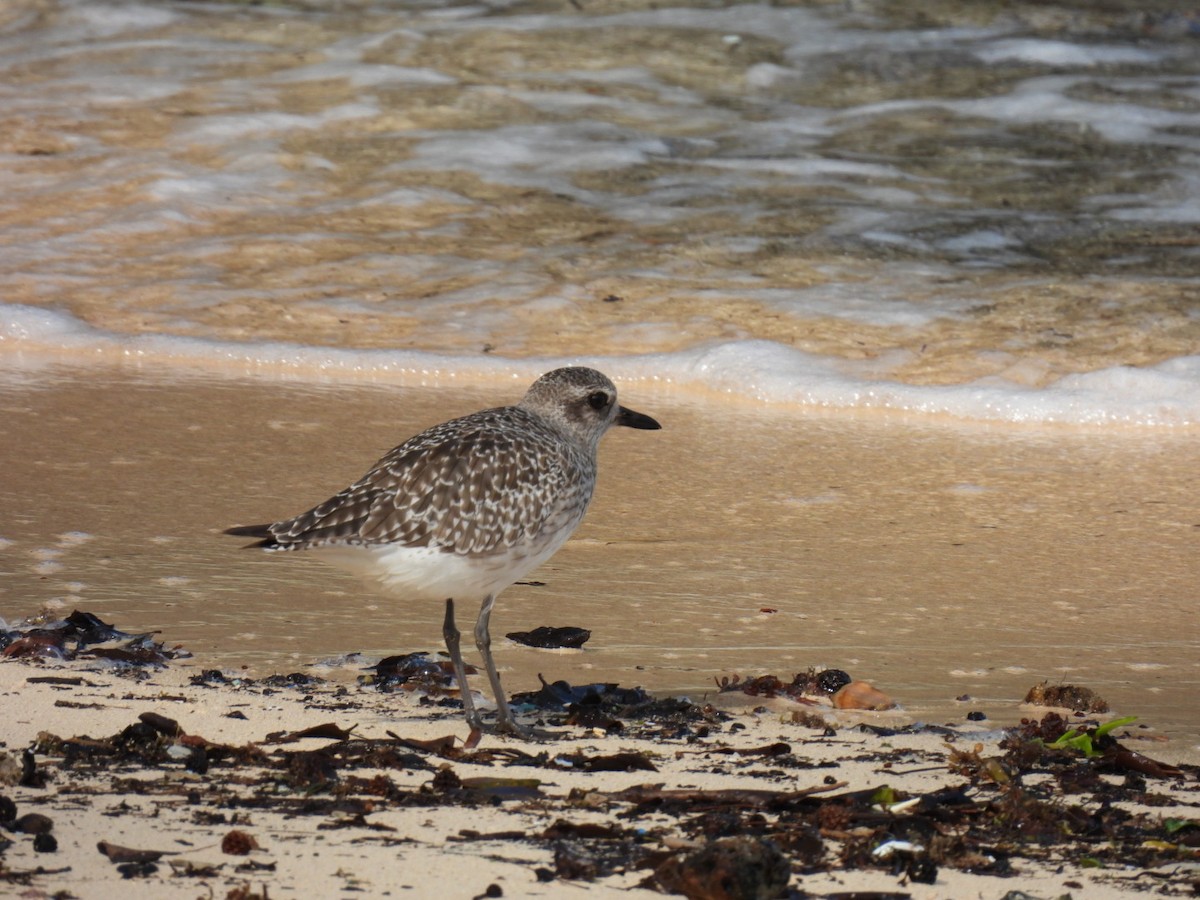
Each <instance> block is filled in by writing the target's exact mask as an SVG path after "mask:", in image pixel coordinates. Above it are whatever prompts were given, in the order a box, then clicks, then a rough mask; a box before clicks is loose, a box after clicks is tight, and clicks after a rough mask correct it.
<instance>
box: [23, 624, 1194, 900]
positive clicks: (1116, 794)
mask: <svg viewBox="0 0 1200 900" xmlns="http://www.w3.org/2000/svg"><path fill="white" fill-rule="evenodd" d="M128 637H129V636H128V635H126V636H123V637H122V638H121V639H119V640H112V639H110V640H108V641H107V642H102V643H101V644H100V645H99V646H100V647H101V649H100V650H98V651H96V653H98V654H100V655H107V656H109V657H112V656H114V655H115V656H121V655H122V654H121V652H119V650H120V648H136V649H137V653H136V654H135V655H138V656H140V657H141V658H142V659H147V658H149V657H150V656H154V655H156V654H159V653H161V652H164V651H165V653H166V654H167V655H168V656H170V655H174V652H175V651H171V650H170V649H168V648H163V647H161V646H160V645H156V644H154V643H153V642H148V641H146V640H137V639H131V640H127V639H126V638H128ZM13 646H16V645H10V647H13ZM114 648H116V649H114ZM146 648H149V649H146ZM8 657H9V658H6V659H4V661H3V662H2V663H0V709H2V710H3V719H4V722H5V727H4V731H3V739H2V743H0V747H2V749H3V752H4V755H3V759H2V762H0V779H2V787H0V795H3V797H2V798H0V814H3V815H4V816H5V818H6V819H8V821H6V822H5V823H4V828H5V831H4V832H3V836H2V837H0V847H2V848H3V850H2V852H0V885H3V887H2V889H0V892H2V893H5V894H7V895H11V896H22V897H51V896H59V897H68V896H69V897H80V898H93V897H96V898H99V897H115V896H122V897H127V898H131V900H132V898H140V897H146V898H150V897H153V898H164V897H166V898H170V897H179V898H194V897H197V896H215V897H229V898H241V900H246V898H251V897H261V898H268V897H271V898H277V900H278V898H283V897H332V896H341V895H345V894H351V895H356V896H370V897H388V896H415V897H448V898H458V897H461V898H474V897H500V896H507V897H526V896H528V897H535V896H536V897H572V896H578V895H579V894H580V892H581V891H587V892H588V893H590V894H596V895H598V896H608V895H612V896H647V897H649V896H651V895H652V894H654V893H682V894H686V895H687V896H690V897H704V898H741V897H788V896H790V897H897V898H899V897H911V898H947V897H954V898H968V897H971V898H974V897H978V898H1001V897H1005V896H1016V895H1015V894H1011V893H1010V892H1012V891H1023V892H1025V893H1024V894H1023V895H1022V896H1030V897H1061V896H1066V895H1071V896H1076V897H1099V898H1107V897H1126V896H1138V895H1142V894H1145V893H1147V892H1153V893H1154V895H1155V896H1191V895H1192V894H1193V892H1194V890H1195V888H1196V857H1197V849H1196V845H1197V840H1196V839H1197V831H1198V829H1197V827H1196V815H1195V809H1196V800H1195V796H1196V790H1197V783H1198V782H1197V776H1198V774H1200V773H1198V770H1197V767H1196V765H1195V763H1196V760H1195V759H1190V760H1188V759H1179V758H1178V757H1179V755H1180V752H1179V747H1178V744H1175V743H1172V742H1170V741H1168V740H1166V739H1165V738H1164V737H1163V736H1162V735H1159V734H1156V733H1155V732H1154V731H1153V729H1150V728H1146V727H1141V728H1138V727H1136V726H1132V727H1127V726H1123V727H1120V728H1117V729H1114V731H1113V734H1112V735H1111V736H1109V737H1107V738H1100V737H1097V738H1096V741H1095V744H1094V746H1092V747H1091V752H1092V754H1093V755H1092V756H1091V757H1090V758H1089V757H1088V756H1087V755H1086V754H1085V751H1084V750H1083V749H1082V745H1079V744H1078V743H1076V745H1074V747H1073V748H1067V747H1065V746H1059V749H1051V748H1052V747H1054V746H1056V745H1054V744H1053V742H1050V741H1047V740H1046V739H1045V737H1046V732H1045V729H1046V728H1048V727H1052V722H1053V721H1054V719H1053V715H1052V718H1051V719H1050V720H1045V719H1043V717H1044V716H1045V715H1047V713H1048V712H1049V711H1048V710H1045V709H1038V708H1033V707H1029V708H1027V710H1026V712H1027V722H1026V726H1025V730H1024V733H1021V732H1013V731H1007V732H1006V731H1003V730H1000V729H995V728H994V727H993V726H991V725H990V724H989V723H987V722H982V723H976V722H969V721H966V718H965V717H963V718H962V719H960V720H958V721H951V722H947V723H945V724H944V725H943V724H939V725H938V726H929V725H925V726H920V727H917V728H915V729H914V728H913V727H912V724H913V723H912V721H911V717H910V716H907V715H906V714H904V713H902V712H897V711H884V712H866V711H854V710H835V709H833V708H832V707H831V705H830V701H829V700H828V699H822V698H820V697H817V698H810V699H808V700H805V701H804V702H800V701H798V700H796V699H791V698H786V697H782V696H776V697H773V698H768V697H766V696H761V695H760V696H749V695H747V694H745V693H740V692H736V691H729V692H724V693H719V694H718V693H714V695H713V696H711V697H709V698H707V700H705V701H703V702H698V703H697V702H690V701H685V700H682V699H679V698H666V699H663V698H657V699H654V698H643V699H642V701H641V703H640V705H639V701H638V698H636V697H634V696H633V695H632V694H630V693H626V692H610V694H605V698H606V699H605V702H603V703H601V702H599V701H597V700H596V698H594V697H593V698H592V699H583V700H580V701H579V702H577V703H574V704H572V705H570V708H569V709H568V708H559V709H550V708H547V709H544V710H538V709H534V708H533V707H532V706H530V705H529V704H526V705H524V706H523V707H519V708H522V709H524V710H525V715H526V720H527V721H530V722H534V721H536V722H538V723H540V724H541V725H542V726H544V728H546V729H548V730H550V731H552V732H554V735H555V736H553V737H550V738H548V739H546V740H542V741H537V742H525V741H520V740H515V739H512V738H503V737H497V736H492V735H483V736H482V738H481V739H479V740H478V743H477V745H475V746H470V747H468V746H465V745H464V742H465V741H466V740H467V738H468V733H467V728H466V726H465V724H464V723H463V721H462V719H461V713H460V711H459V709H458V701H457V698H456V696H455V690H454V689H453V688H452V687H451V686H447V685H446V684H445V682H444V681H443V680H442V679H440V677H436V676H435V677H432V678H428V677H425V678H413V679H410V680H409V681H407V682H395V683H392V684H391V687H390V689H387V690H381V687H382V686H384V683H383V682H381V681H380V680H379V679H378V678H376V677H373V676H372V677H366V675H365V674H364V672H363V670H362V669H349V668H348V669H345V670H343V671H330V670H327V669H326V670H322V675H321V676H320V677H318V676H316V675H314V674H312V673H313V672H314V671H315V670H313V669H311V668H310V669H308V670H307V671H304V670H300V671H297V672H295V673H281V674H280V675H277V676H274V677H269V678H250V677H248V676H246V675H245V673H244V672H239V671H229V670H227V671H224V672H222V671H220V670H217V669H214V668H208V667H206V665H205V660H204V659H187V658H179V659H171V660H168V661H165V662H164V663H163V664H161V665H160V664H149V663H146V662H138V663H135V662H131V661H129V660H125V661H123V662H114V661H113V660H112V659H111V658H109V659H107V660H100V659H96V658H95V657H94V656H92V652H91V651H90V650H88V649H86V648H84V649H82V650H81V652H80V653H79V658H77V659H76V660H75V661H73V662H53V661H47V660H44V659H33V658H26V657H23V656H21V655H20V654H19V653H16V652H13V651H11V650H10V651H9V653H8ZM88 657H92V658H88ZM367 674H369V673H367ZM623 687H624V686H623ZM559 690H560V691H561V690H565V688H564V687H563V686H561V685H560V686H559ZM518 699H519V698H518ZM530 710H532V712H530ZM1058 713H1061V714H1062V716H1063V717H1064V718H1065V719H1066V720H1067V722H1069V723H1070V724H1071V725H1072V726H1073V727H1074V728H1075V729H1076V730H1077V731H1078V732H1079V733H1084V734H1087V733H1092V732H1094V730H1095V727H1096V725H1097V723H1098V722H1102V721H1104V720H1105V719H1106V718H1108V717H1103V716H1102V717H1098V718H1097V717H1091V716H1081V715H1078V714H1073V713H1072V712H1071V711H1069V710H1058ZM1038 721H1041V726H1037V725H1034V724H1030V723H1035V722H1038ZM1048 723H1051V724H1048ZM1039 727H1041V728H1042V729H1043V730H1042V731H1041V732H1039V731H1038V728H1039ZM1039 734H1041V735H1042V737H1043V739H1042V740H1040V741H1039V740H1036V739H1034V738H1035V737H1036V736H1037V735H1039ZM1113 738H1116V740H1115V741H1114V740H1113ZM1047 744H1050V745H1051V748H1048V747H1047ZM1183 755H1184V756H1186V755H1187V754H1183Z"/></svg>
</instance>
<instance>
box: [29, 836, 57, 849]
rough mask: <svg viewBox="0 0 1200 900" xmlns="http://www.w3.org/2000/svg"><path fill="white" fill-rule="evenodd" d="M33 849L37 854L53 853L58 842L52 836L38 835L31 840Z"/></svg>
mask: <svg viewBox="0 0 1200 900" xmlns="http://www.w3.org/2000/svg"><path fill="white" fill-rule="evenodd" d="M33 849H34V850H36V851H37V852H38V853H54V852H56V851H57V850H58V841H57V840H56V839H55V837H54V835H52V834H39V835H37V836H36V837H35V838H34V839H33Z"/></svg>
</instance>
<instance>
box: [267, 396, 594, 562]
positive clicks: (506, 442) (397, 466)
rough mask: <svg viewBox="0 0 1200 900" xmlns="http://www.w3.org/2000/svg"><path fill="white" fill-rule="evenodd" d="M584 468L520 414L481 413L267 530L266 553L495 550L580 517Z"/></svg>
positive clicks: (420, 438) (414, 441)
mask: <svg viewBox="0 0 1200 900" xmlns="http://www.w3.org/2000/svg"><path fill="white" fill-rule="evenodd" d="M587 465H588V461H587V460H586V458H584V457H583V455H582V454H575V453H572V452H569V450H568V449H567V448H565V447H564V445H563V443H562V440H561V437H559V436H558V435H556V434H555V433H554V432H552V431H550V430H549V429H548V428H546V426H545V425H543V424H542V423H541V422H540V421H538V420H537V419H536V418H535V417H533V416H530V415H529V414H528V413H526V412H524V411H523V410H521V409H518V408H516V407H507V408H504V409H499V410H485V411H483V412H479V413H475V414H473V415H470V416H466V417H464V418H461V419H455V420H453V421H450V422H446V423H445V424H443V425H438V426H435V427H433V428H431V429H429V430H428V431H424V432H422V433H421V434H419V435H417V436H415V437H413V438H410V439H409V440H408V441H405V442H404V443H403V444H401V445H400V446H399V447H396V448H395V449H393V450H392V451H390V452H389V453H388V454H387V455H386V456H384V457H383V459H381V460H380V461H379V462H378V463H377V464H376V466H375V467H374V468H373V469H371V471H370V472H368V473H367V474H366V475H364V476H363V477H362V478H361V479H359V480H358V481H356V482H355V483H354V484H352V485H351V486H350V487H348V488H346V489H345V490H344V491H342V492H341V493H339V494H337V495H336V496H334V497H331V498H330V499H329V500H326V501H325V502H324V503H322V504H321V505H319V506H317V507H314V508H313V509H311V510H309V511H308V512H306V513H303V514H302V515H299V516H297V517H296V518H294V519H290V520H288V521H285V522H278V523H276V524H274V525H272V526H270V528H269V531H270V534H271V536H272V537H273V538H274V542H273V544H274V549H301V548H315V547H321V546H333V545H358V546H369V545H376V544H395V545H403V546H410V547H435V548H440V549H444V550H447V551H450V552H454V553H458V554H462V555H471V556H475V555H488V554H492V553H499V552H504V551H506V550H508V549H510V548H513V547H519V546H521V545H523V544H536V543H538V541H539V539H540V538H541V536H542V535H543V534H545V533H546V532H547V529H551V530H557V529H558V528H560V527H563V526H564V525H566V524H568V523H570V522H571V521H572V520H574V521H575V522H578V520H579V519H580V518H582V516H583V513H584V512H585V511H586V508H587V504H588V501H589V500H590V498H591V486H592V484H593V482H594V479H595V474H594V471H593V472H581V471H579V470H580V469H581V468H586V467H587ZM581 475H582V476H583V477H582V478H580V476H581ZM568 485H574V487H568ZM580 486H583V489H582V490H581V489H580ZM264 546H270V544H268V543H266V542H264Z"/></svg>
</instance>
